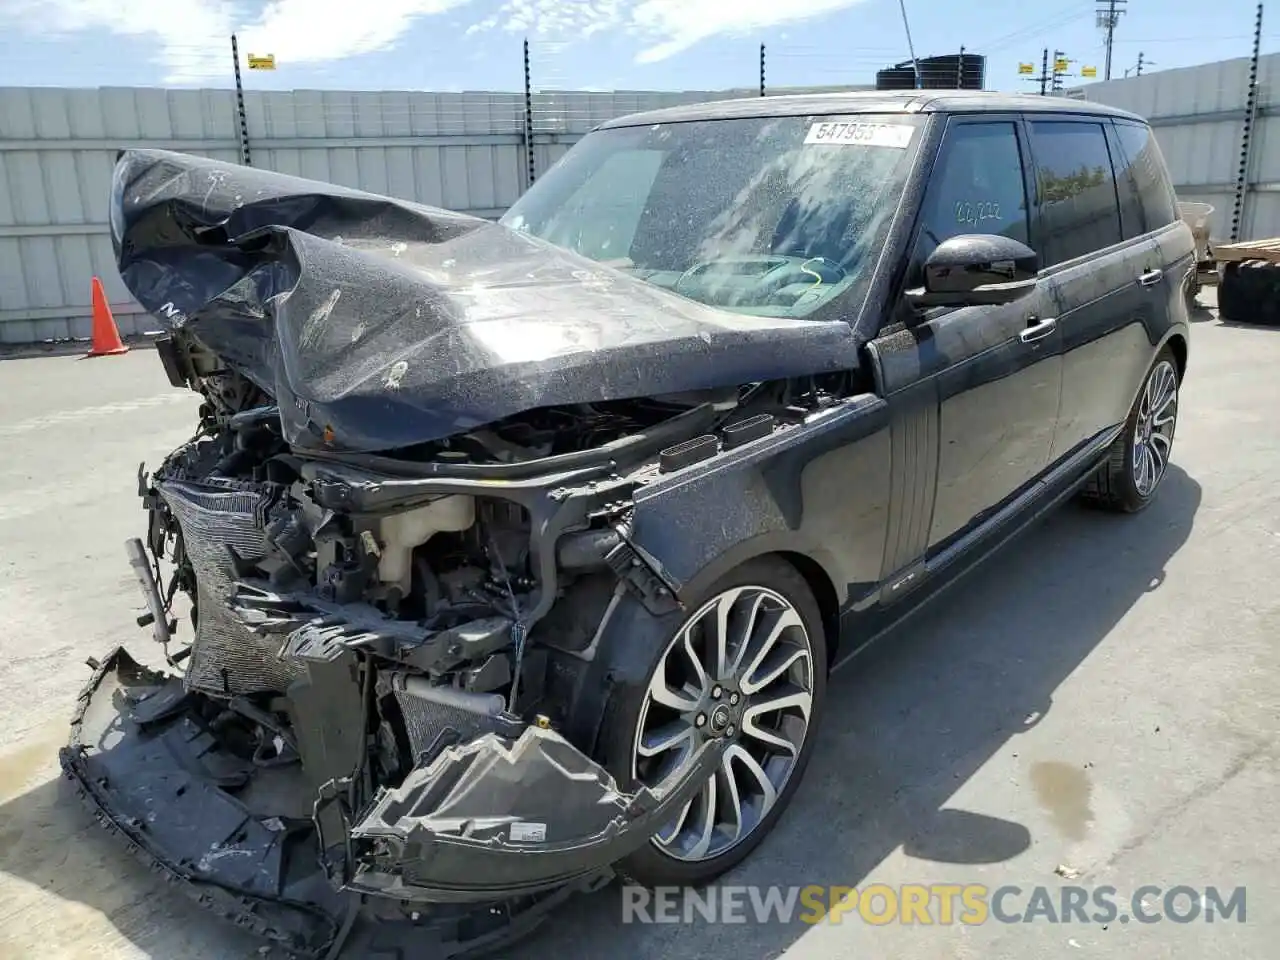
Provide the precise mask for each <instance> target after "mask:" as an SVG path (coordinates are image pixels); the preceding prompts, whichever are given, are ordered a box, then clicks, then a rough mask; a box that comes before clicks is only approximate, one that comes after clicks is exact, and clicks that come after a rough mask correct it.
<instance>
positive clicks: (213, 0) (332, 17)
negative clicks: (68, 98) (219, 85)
mask: <svg viewBox="0 0 1280 960" xmlns="http://www.w3.org/2000/svg"><path fill="white" fill-rule="evenodd" d="M470 2H471V0H366V2H360V0H272V2H270V3H268V4H267V5H266V6H265V7H263V8H261V12H259V13H258V14H257V15H256V16H253V17H252V18H246V15H245V9H244V4H243V3H242V2H233V0H3V4H2V5H0V32H2V31H3V30H4V23H3V22H4V21H6V20H8V21H9V22H10V23H12V24H13V26H14V27H15V28H21V29H22V30H23V31H24V32H26V33H33V34H46V35H48V34H53V35H58V34H67V33H72V32H80V31H100V32H102V33H104V34H108V35H109V34H115V35H117V36H121V35H122V36H130V37H139V38H144V39H149V40H152V41H154V42H155V44H156V57H157V59H158V60H159V62H160V63H161V64H162V65H163V67H164V69H165V77H164V81H165V82H166V83H175V84H181V83H194V82H199V81H200V80H205V79H210V78H225V76H226V73H227V63H228V59H227V55H228V50H227V43H228V42H229V38H230V36H231V34H232V33H235V34H236V35H237V40H238V41H239V44H240V55H241V57H244V56H245V55H246V54H249V53H255V54H267V53H270V54H274V55H275V57H276V60H277V62H279V63H280V64H281V65H282V66H283V65H285V64H307V63H322V62H327V61H333V60H341V59H343V58H344V57H350V56H354V55H356V54H361V53H371V52H374V51H377V50H383V49H386V48H387V47H390V46H391V45H393V44H394V43H395V42H396V41H397V40H398V39H400V37H402V36H403V35H404V34H405V33H406V32H408V30H409V29H410V27H411V26H413V24H414V21H416V20H417V19H419V18H420V17H425V16H431V15H433V14H439V13H443V12H445V11H447V10H450V9H453V8H455V7H459V6H462V5H464V4H467V3H470Z"/></svg>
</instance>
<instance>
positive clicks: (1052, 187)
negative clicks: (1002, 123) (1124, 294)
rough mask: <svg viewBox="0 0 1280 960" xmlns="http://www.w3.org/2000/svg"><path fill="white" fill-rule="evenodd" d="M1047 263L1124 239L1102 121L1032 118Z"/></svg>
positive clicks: (1091, 250) (1044, 258) (1037, 186)
mask: <svg viewBox="0 0 1280 960" xmlns="http://www.w3.org/2000/svg"><path fill="white" fill-rule="evenodd" d="M1031 154H1032V157H1033V158H1034V159H1035V164H1036V202H1037V203H1038V204H1039V206H1040V217H1041V234H1042V236H1043V243H1042V244H1041V246H1042V247H1043V248H1044V249H1042V250H1041V251H1040V255H1041V260H1042V261H1043V263H1044V265H1045V266H1052V265H1053V264H1055V263H1062V262H1063V261H1064V260H1071V259H1073V258H1075V257H1080V256H1084V255H1085V254H1088V253H1092V252H1093V251H1095V250H1101V249H1102V248H1103V247H1109V246H1111V245H1112V244H1115V243H1119V242H1120V240H1121V234H1120V206H1119V202H1118V200H1117V198H1116V181H1115V174H1114V173H1113V172H1112V168H1111V154H1110V152H1109V151H1108V150H1107V136H1106V131H1105V129H1104V128H1103V126H1102V124H1101V123H1092V122H1089V123H1083V122H1076V121H1036V122H1033V123H1032V124H1031Z"/></svg>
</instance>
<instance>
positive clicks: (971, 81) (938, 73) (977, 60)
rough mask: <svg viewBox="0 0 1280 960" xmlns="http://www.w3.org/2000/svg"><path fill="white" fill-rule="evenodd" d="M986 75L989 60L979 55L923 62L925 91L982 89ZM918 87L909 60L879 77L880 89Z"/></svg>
mask: <svg viewBox="0 0 1280 960" xmlns="http://www.w3.org/2000/svg"><path fill="white" fill-rule="evenodd" d="M986 75H987V58H986V57H984V56H982V55H981V54H977V53H953V54H950V55H948V56H945V57H924V58H923V59H921V61H920V80H921V83H920V86H921V87H922V88H924V89H925V90H981V89H982V88H983V85H984V83H985V82H986ZM915 88H916V72H915V64H913V63H912V62H911V61H910V60H907V61H906V62H904V63H899V64H895V65H894V66H892V67H886V68H885V69H883V70H881V71H880V72H879V73H877V74H876V89H877V90H914V89H915Z"/></svg>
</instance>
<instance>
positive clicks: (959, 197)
mask: <svg viewBox="0 0 1280 960" xmlns="http://www.w3.org/2000/svg"><path fill="white" fill-rule="evenodd" d="M1025 154H1026V141H1025V131H1024V129H1023V124H1022V122H1021V120H1020V118H1019V117H1017V116H1012V115H999V116H996V115H991V114H982V115H975V116H973V117H952V118H950V120H949V121H948V124H947V129H946V131H945V133H944V134H943V137H942V142H941V146H940V148H939V152H938V154H937V157H936V160H935V162H934V165H933V168H932V170H931V173H930V176H929V181H928V184H927V186H926V189H925V193H924V199H923V202H922V206H921V209H920V213H919V216H918V218H917V224H916V229H915V234H914V237H913V240H912V243H911V246H910V250H911V253H910V256H909V263H908V265H907V267H906V272H905V277H904V282H903V284H902V287H903V289H908V288H911V287H913V286H918V285H919V284H920V282H921V281H920V278H921V276H922V273H923V265H924V262H925V260H926V259H927V258H928V256H929V254H930V253H931V252H932V251H933V250H934V249H935V248H936V247H937V246H938V245H939V244H940V243H941V242H943V241H944V240H946V239H948V238H950V237H953V236H958V235H961V234H981V233H987V234H1001V235H1004V236H1007V237H1010V238H1013V239H1016V240H1019V241H1021V242H1023V243H1029V241H1030V239H1031V238H1030V236H1029V230H1030V218H1029V217H1028V212H1029V209H1030V208H1029V204H1028V201H1027V196H1028V193H1027V186H1028V185H1027V183H1026V168H1025V165H1024V162H1023V158H1024V156H1025ZM1053 307H1054V304H1053V302H1052V300H1051V299H1050V298H1049V297H1048V296H1047V295H1046V291H1045V290H1043V289H1041V285H1040V284H1039V283H1037V286H1036V288H1035V290H1033V291H1032V292H1031V293H1029V294H1028V295H1026V296H1025V297H1023V298H1022V299H1020V300H1017V301H1016V302H1014V303H1009V304H1002V305H994V306H971V307H962V308H943V309H938V310H933V311H931V312H930V313H928V314H926V315H925V316H924V317H923V318H919V317H917V318H908V317H907V315H906V313H905V312H904V311H902V310H900V311H899V313H898V314H896V315H895V317H894V318H893V319H894V322H891V323H890V324H889V325H888V326H887V327H886V328H885V329H884V330H882V331H881V335H880V336H879V337H878V338H876V339H875V340H874V341H872V343H871V344H870V349H871V352H872V354H873V355H874V357H875V358H876V360H877V366H878V369H879V371H880V380H881V382H880V388H881V390H882V391H883V395H884V396H885V398H886V400H887V401H888V403H889V406H890V409H891V424H892V426H891V430H892V450H893V466H892V474H893V485H892V494H891V498H892V502H891V507H890V520H889V525H890V526H889V533H888V538H887V545H886V555H885V566H884V570H885V576H886V580H887V584H886V590H888V591H890V595H892V594H893V593H894V592H896V591H900V592H901V593H902V594H903V595H905V593H906V590H905V589H902V588H903V585H904V584H906V583H907V582H908V581H910V580H911V579H912V578H913V577H914V576H915V574H914V573H913V572H912V570H913V568H914V567H916V566H918V565H919V564H920V563H922V562H923V561H924V560H925V559H926V558H927V557H928V556H929V555H931V554H935V553H937V552H939V551H941V550H942V549H944V548H945V547H946V546H947V545H949V544H950V543H951V542H953V541H954V540H955V539H956V538H958V537H960V536H962V535H963V534H964V533H966V532H967V531H969V530H971V529H972V528H973V527H975V526H976V525H978V524H980V523H981V522H982V520H983V519H984V518H985V517H986V516H988V515H989V514H990V513H991V512H992V511H993V510H994V509H995V508H996V507H997V506H999V505H1000V504H1001V503H1002V502H1003V501H1006V500H1008V499H1010V498H1011V497H1013V496H1015V495H1016V494H1017V493H1018V492H1019V491H1020V490H1022V489H1024V488H1025V487H1027V486H1028V485H1029V484H1030V483H1032V482H1033V481H1034V480H1035V479H1036V477H1037V476H1039V475H1040V474H1041V473H1042V472H1043V471H1044V470H1045V468H1046V466H1047V465H1048V462H1049V454H1050V450H1051V448H1052V444H1053V435H1054V427H1055V420H1056V417H1057V412H1058V404H1059V390H1060V385H1061V361H1060V358H1059V354H1058V335H1057V331H1056V329H1055V327H1054V324H1053V322H1052V309H1053ZM1046 321H1047V322H1046Z"/></svg>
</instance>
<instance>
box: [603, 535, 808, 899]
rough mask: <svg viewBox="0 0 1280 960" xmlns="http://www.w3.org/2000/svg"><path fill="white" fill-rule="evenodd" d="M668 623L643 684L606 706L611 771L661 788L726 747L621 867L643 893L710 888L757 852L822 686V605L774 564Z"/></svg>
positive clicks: (751, 567) (787, 569) (786, 795)
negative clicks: (707, 749)
mask: <svg viewBox="0 0 1280 960" xmlns="http://www.w3.org/2000/svg"><path fill="white" fill-rule="evenodd" d="M673 621H674V622H673V623H672V624H671V625H670V627H669V628H668V630H667V632H666V634H665V638H666V639H665V640H664V641H663V642H662V645H661V646H660V648H659V649H658V650H656V651H655V654H656V655H655V658H654V660H653V664H652V668H651V671H650V674H649V680H648V683H647V684H646V686H645V687H644V688H642V689H639V690H636V691H635V692H634V693H633V694H632V695H630V696H629V697H628V698H627V700H626V701H625V702H623V703H621V704H618V705H617V707H618V709H616V710H611V711H610V716H609V718H608V720H607V721H606V729H605V731H604V733H605V737H606V739H607V742H608V743H609V744H610V748H609V754H610V757H611V758H613V762H611V764H610V766H611V767H612V768H613V772H614V774H615V776H617V777H618V778H619V780H620V781H622V782H626V783H630V784H633V785H640V784H644V785H647V786H650V787H657V786H659V785H662V784H663V783H664V780H665V778H667V777H669V776H670V774H671V772H672V771H674V770H675V769H676V768H677V767H678V766H679V765H680V763H681V761H682V760H683V759H684V758H685V757H687V756H688V755H689V754H690V753H691V752H692V751H693V750H695V749H697V747H698V746H699V745H701V744H702V743H703V742H705V741H706V740H707V739H711V738H715V739H722V740H726V741H728V744H727V747H726V749H725V753H724V757H723V759H722V761H721V763H720V766H719V768H718V769H717V770H716V772H715V773H714V774H713V775H712V776H711V777H710V778H709V779H708V780H707V782H706V783H705V784H704V785H703V786H702V789H701V790H700V791H699V792H698V793H697V794H696V795H694V797H693V798H692V799H691V800H690V801H689V802H688V803H687V804H685V806H684V808H683V809H682V810H681V811H680V812H679V813H678V814H677V815H676V817H675V818H674V819H673V820H672V822H671V823H669V824H667V825H666V826H665V827H663V829H661V830H660V831H658V833H657V834H656V835H655V836H654V837H653V838H652V839H651V840H650V841H649V843H648V844H647V845H646V846H645V847H643V848H641V849H640V850H638V851H637V852H635V853H633V854H631V855H630V856H629V857H627V858H626V859H624V860H623V861H622V862H621V863H620V864H618V867H619V870H620V872H621V873H622V874H623V875H624V876H626V877H628V878H630V879H631V880H633V881H635V882H637V883H641V884H644V885H647V886H663V885H690V886H697V885H700V884H704V883H707V882H709V881H711V880H713V879H714V878H715V877H717V876H719V875H720V874H722V873H724V872H725V871H726V870H728V869H730V868H731V867H733V866H734V865H735V864H737V863H739V862H741V861H742V860H743V859H744V858H746V857H747V855H748V854H750V853H751V851H752V850H753V849H755V847H756V846H757V845H758V844H759V843H760V842H761V841H762V840H763V839H764V838H765V836H766V835H767V834H768V832H769V831H770V830H771V829H772V828H773V825H774V824H775V823H776V822H777V820H778V818H779V817H780V816H781V815H782V812H783V810H784V809H785V808H786V806H787V804H788V803H789V802H790V800H791V796H792V794H793V792H794V791H795V789H796V787H797V786H798V785H799V783H800V779H801V776H802V774H803V773H804V769H805V767H806V765H807V764H808V762H809V756H810V753H811V744H812V740H813V737H812V731H813V729H814V727H815V726H816V724H817V719H818V716H819V714H820V713H821V709H822V703H823V698H824V695H825V691H826V680H827V659H826V642H825V638H824V636H823V633H822V620H821V615H820V613H819V610H818V605H817V603H816V602H815V601H814V599H813V594H812V592H811V591H810V589H809V586H808V584H807V583H806V582H805V580H804V578H803V577H802V576H801V575H800V574H799V572H798V571H796V569H795V568H794V567H793V566H791V564H789V563H787V562H785V561H784V560H782V559H780V558H777V559H774V558H768V559H760V560H754V561H751V562H749V563H747V564H745V565H743V566H742V567H740V568H739V569H738V570H737V571H735V572H733V573H731V574H729V575H728V576H727V577H725V578H724V579H722V580H721V581H720V582H719V583H717V584H715V585H714V586H712V587H711V588H710V589H709V590H708V591H707V593H706V595H705V598H704V599H703V600H702V602H700V603H699V604H698V605H697V606H696V607H695V608H694V610H693V612H692V613H691V614H690V615H689V616H688V617H686V618H683V619H681V618H679V617H674V618H673Z"/></svg>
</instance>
